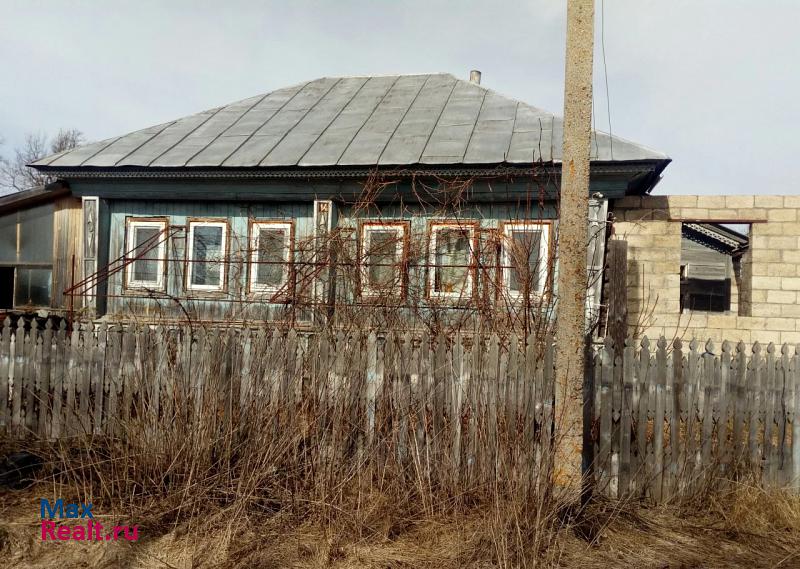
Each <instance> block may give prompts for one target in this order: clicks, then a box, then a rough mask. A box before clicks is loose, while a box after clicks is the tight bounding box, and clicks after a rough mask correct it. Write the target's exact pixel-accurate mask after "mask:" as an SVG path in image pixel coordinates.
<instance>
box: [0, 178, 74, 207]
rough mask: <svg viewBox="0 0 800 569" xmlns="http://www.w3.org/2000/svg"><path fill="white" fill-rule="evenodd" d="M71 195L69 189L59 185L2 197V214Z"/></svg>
mask: <svg viewBox="0 0 800 569" xmlns="http://www.w3.org/2000/svg"><path fill="white" fill-rule="evenodd" d="M69 194H70V190H69V188H67V187H65V186H62V185H60V184H58V183H56V184H52V185H50V186H47V187H41V186H40V187H36V188H31V189H29V190H22V191H19V192H13V193H10V194H5V195H3V196H0V214H6V213H9V212H13V211H18V210H20V209H25V208H28V207H33V206H35V205H40V204H43V203H48V202H51V201H54V200H56V199H57V198H60V197H63V196H67V195H69Z"/></svg>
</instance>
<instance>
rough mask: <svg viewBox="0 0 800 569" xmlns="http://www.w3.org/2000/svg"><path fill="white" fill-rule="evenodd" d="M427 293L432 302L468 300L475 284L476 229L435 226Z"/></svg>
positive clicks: (469, 226)
mask: <svg viewBox="0 0 800 569" xmlns="http://www.w3.org/2000/svg"><path fill="white" fill-rule="evenodd" d="M430 234H431V242H430V256H429V259H428V265H429V269H428V290H429V293H430V296H431V297H432V298H436V297H443V298H468V297H470V296H471V295H472V291H473V284H474V280H475V265H474V257H475V255H474V250H475V235H476V226H475V224H471V223H458V222H454V223H432V224H431V229H430Z"/></svg>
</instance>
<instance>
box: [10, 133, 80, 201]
mask: <svg viewBox="0 0 800 569" xmlns="http://www.w3.org/2000/svg"><path fill="white" fill-rule="evenodd" d="M83 142H84V136H83V133H82V132H81V131H79V130H77V129H74V128H71V129H63V128H62V129H59V131H58V133H57V134H56V135H55V136H54V137H53V138H52V140H50V141H49V142H48V140H47V136H46V135H45V134H43V133H30V134H28V135H27V136H26V137H25V143H24V144H23V145H22V146H20V147H18V148H15V149H14V155H13V157H11V158H0V191H2V193H7V192H20V191H22V190H29V189H31V188H35V187H37V186H43V185H44V184H45V183H46V178H47V177H46V176H45V175H44V174H41V173H40V172H37V171H36V170H34V169H33V168H29V167H28V164H31V163H32V162H35V161H37V160H41V159H42V158H44V157H45V156H48V155H50V154H57V153H59V152H63V151H65V150H70V149H72V148H75V147H76V146H78V145H80V144H82V143H83Z"/></svg>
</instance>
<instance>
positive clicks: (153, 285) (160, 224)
mask: <svg viewBox="0 0 800 569" xmlns="http://www.w3.org/2000/svg"><path fill="white" fill-rule="evenodd" d="M140 227H142V228H156V229H158V230H159V231H160V234H159V236H158V238H157V239H158V244H157V245H155V248H154V249H155V252H156V258H155V259H154V260H155V263H156V280H155V281H143V280H136V279H134V278H133V277H134V275H135V274H136V271H135V270H134V267H135V265H136V263H137V262H138V261H136V260H132V261H131V262H130V263H128V264H127V266H126V267H125V286H126V287H127V288H130V289H158V290H163V288H164V284H165V271H164V267H165V257H166V254H167V238H166V233H167V231H166V230H167V220H166V218H165V219H162V220H157V219H142V220H137V219H136V218H128V220H127V227H126V229H125V249H126V252H125V254H126V255H129V256H132V255H134V254H135V249H136V230H137V229H138V228H140Z"/></svg>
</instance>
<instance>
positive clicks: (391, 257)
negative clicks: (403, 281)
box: [366, 229, 402, 289]
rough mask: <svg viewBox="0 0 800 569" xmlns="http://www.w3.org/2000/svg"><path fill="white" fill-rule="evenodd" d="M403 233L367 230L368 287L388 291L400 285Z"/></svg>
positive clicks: (389, 230) (386, 230)
mask: <svg viewBox="0 0 800 569" xmlns="http://www.w3.org/2000/svg"><path fill="white" fill-rule="evenodd" d="M401 251H402V231H395V230H391V229H369V230H367V253H366V263H367V271H366V274H367V286H368V287H369V288H372V289H386V288H390V287H391V286H393V285H395V284H399V283H398V280H399V273H400V269H399V266H398V265H399V263H400V262H401V260H402V259H401V258H400V255H401Z"/></svg>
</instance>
